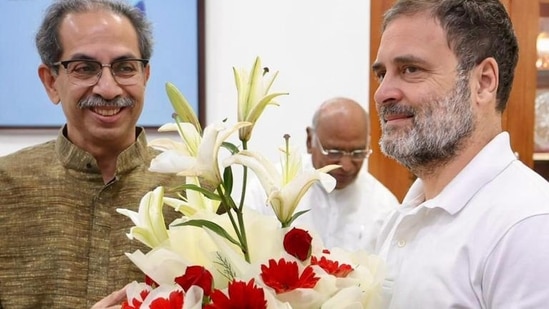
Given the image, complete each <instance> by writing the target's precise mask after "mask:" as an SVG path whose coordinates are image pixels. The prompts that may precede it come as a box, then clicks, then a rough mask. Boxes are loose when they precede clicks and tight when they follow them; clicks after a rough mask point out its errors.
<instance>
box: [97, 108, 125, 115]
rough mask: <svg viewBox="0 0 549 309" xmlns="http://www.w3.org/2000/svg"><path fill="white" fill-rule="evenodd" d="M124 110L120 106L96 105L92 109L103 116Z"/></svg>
mask: <svg viewBox="0 0 549 309" xmlns="http://www.w3.org/2000/svg"><path fill="white" fill-rule="evenodd" d="M121 110H122V108H120V107H118V108H112V107H111V108H101V107H94V108H92V111H93V112H94V113H96V114H99V115H101V116H114V115H116V114H118V113H120V111H121Z"/></svg>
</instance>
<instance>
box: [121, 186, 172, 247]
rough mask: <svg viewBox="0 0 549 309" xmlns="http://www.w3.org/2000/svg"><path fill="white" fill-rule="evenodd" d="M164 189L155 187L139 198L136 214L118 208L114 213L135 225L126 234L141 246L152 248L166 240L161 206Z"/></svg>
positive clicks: (166, 233)
mask: <svg viewBox="0 0 549 309" xmlns="http://www.w3.org/2000/svg"><path fill="white" fill-rule="evenodd" d="M163 199H164V187H157V188H156V189H154V191H149V192H148V193H147V194H145V195H144V196H143V198H141V202H140V203H139V210H138V212H135V211H132V210H129V209H121V208H118V209H116V211H117V212H118V213H120V214H123V215H125V216H127V217H129V218H130V219H131V220H132V222H133V223H134V224H135V226H134V227H132V228H131V229H130V233H129V234H127V235H128V237H129V238H130V239H133V238H136V239H137V240H139V241H140V242H142V243H143V244H145V245H147V246H149V247H150V248H154V247H156V246H158V245H160V244H161V243H162V242H164V241H165V240H166V239H168V232H167V230H166V224H165V222H164V214H163V213H162V206H163V205H164V202H163Z"/></svg>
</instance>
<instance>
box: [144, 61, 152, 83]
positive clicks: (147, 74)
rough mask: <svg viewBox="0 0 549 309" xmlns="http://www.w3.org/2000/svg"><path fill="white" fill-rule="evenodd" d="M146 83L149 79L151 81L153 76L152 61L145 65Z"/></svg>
mask: <svg viewBox="0 0 549 309" xmlns="http://www.w3.org/2000/svg"><path fill="white" fill-rule="evenodd" d="M144 73H145V85H146V84H147V81H149V77H150V76H151V65H150V63H149V64H147V66H146V67H145V72H144Z"/></svg>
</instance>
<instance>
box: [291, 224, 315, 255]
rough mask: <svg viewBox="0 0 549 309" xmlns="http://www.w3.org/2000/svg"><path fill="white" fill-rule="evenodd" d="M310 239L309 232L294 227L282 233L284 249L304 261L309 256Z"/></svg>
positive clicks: (311, 239)
mask: <svg viewBox="0 0 549 309" xmlns="http://www.w3.org/2000/svg"><path fill="white" fill-rule="evenodd" d="M312 241H313V237H311V234H309V232H307V231H305V230H302V229H298V228H295V227H294V228H293V229H291V230H290V231H289V232H288V233H286V235H284V250H286V252H288V254H290V255H291V256H294V257H296V258H298V259H299V260H301V261H305V260H306V259H308V258H309V256H311V247H312V246H311V242H312Z"/></svg>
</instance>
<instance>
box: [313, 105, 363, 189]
mask: <svg viewBox="0 0 549 309" xmlns="http://www.w3.org/2000/svg"><path fill="white" fill-rule="evenodd" d="M368 146H369V120H368V113H367V112H366V111H365V110H364V108H362V106H361V105H360V104H359V103H357V102H356V101H354V100H351V99H348V98H342V97H336V98H332V99H329V100H327V101H325V102H323V103H322V104H321V105H320V106H319V108H318V110H317V111H316V112H315V114H314V116H313V123H312V126H311V127H308V128H307V150H308V152H309V153H310V154H311V157H312V161H313V162H312V163H313V166H314V167H315V168H320V167H322V166H325V165H328V164H340V165H342V167H341V168H339V169H336V170H334V171H332V172H331V173H330V174H331V175H332V176H334V177H335V178H336V180H337V185H336V189H342V188H345V187H346V186H348V185H349V184H351V183H352V182H353V181H354V180H355V179H356V176H357V175H358V172H359V171H360V169H361V167H362V163H363V162H364V161H363V160H353V159H352V158H351V157H350V156H348V155H346V156H344V157H343V158H341V159H339V160H332V159H330V158H328V157H327V156H326V155H324V154H323V153H322V149H321V147H322V148H324V150H327V149H335V150H343V151H347V152H351V151H354V150H364V149H366V148H368Z"/></svg>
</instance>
